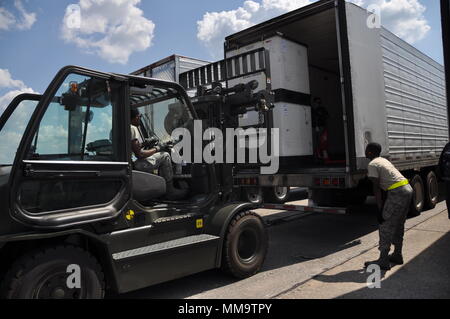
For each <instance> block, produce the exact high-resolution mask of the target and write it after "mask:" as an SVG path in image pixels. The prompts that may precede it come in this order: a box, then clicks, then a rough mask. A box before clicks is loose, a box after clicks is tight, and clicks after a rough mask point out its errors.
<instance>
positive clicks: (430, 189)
mask: <svg viewBox="0 0 450 319" xmlns="http://www.w3.org/2000/svg"><path fill="white" fill-rule="evenodd" d="M425 189H426V208H427V209H433V208H435V207H436V204H437V203H438V200H439V184H438V180H437V177H436V174H435V173H434V172H433V171H431V172H429V173H428V174H427V177H426V184H425Z"/></svg>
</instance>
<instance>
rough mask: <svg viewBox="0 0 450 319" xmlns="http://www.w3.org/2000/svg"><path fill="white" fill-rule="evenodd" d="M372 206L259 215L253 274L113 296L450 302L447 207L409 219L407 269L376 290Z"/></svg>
mask: <svg viewBox="0 0 450 319" xmlns="http://www.w3.org/2000/svg"><path fill="white" fill-rule="evenodd" d="M295 196H296V197H295ZM303 198H304V193H302V192H297V195H295V194H294V198H293V200H294V202H293V203H294V204H306V202H305V201H304V200H303V201H302V199H303ZM375 209H376V208H375V205H374V202H373V199H369V201H368V203H367V204H366V205H364V206H361V207H356V208H354V209H352V210H351V211H350V213H349V214H347V215H333V214H320V213H295V212H282V211H276V210H258V211H257V212H258V213H259V214H261V216H263V218H264V219H265V220H266V221H270V226H269V227H268V230H269V242H270V243H269V245H270V246H269V251H268V255H267V258H266V261H265V263H264V266H263V269H262V270H261V271H260V272H259V273H258V274H256V275H255V276H253V277H251V278H247V279H245V280H236V279H234V278H231V277H229V276H227V275H225V274H223V273H222V272H221V271H220V270H211V271H206V272H202V273H200V274H196V275H192V276H189V277H186V278H181V279H177V280H174V281H171V282H167V283H163V284H159V285H157V286H153V287H149V288H146V289H142V290H139V291H136V292H131V293H127V294H122V295H120V296H114V298H192V299H203V298H208V299H217V298H221V299H222V298H223V299H271V298H278V299H292V298H293V299H303V298H314V299H316V298H390V299H392V298H450V271H449V269H450V220H449V219H448V214H447V207H446V205H445V202H440V203H439V204H438V205H437V206H436V208H434V209H432V210H428V211H425V212H423V213H422V214H421V215H420V216H418V217H415V218H411V219H409V220H408V221H407V224H406V235H405V252H404V253H405V264H404V265H402V266H396V267H394V268H393V269H392V270H391V271H389V272H382V273H381V274H380V288H373V289H370V288H369V287H368V279H369V276H370V275H371V273H367V272H365V270H364V268H363V265H364V262H365V261H367V260H373V259H376V258H377V256H378V249H377V244H378V231H377V229H378V228H377V221H376V217H375ZM369 283H373V281H370V282H369Z"/></svg>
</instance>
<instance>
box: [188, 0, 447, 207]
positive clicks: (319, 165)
mask: <svg viewBox="0 0 450 319" xmlns="http://www.w3.org/2000/svg"><path fill="white" fill-rule="evenodd" d="M371 14H372V13H369V12H367V11H366V10H365V9H363V8H361V7H359V6H356V5H355V4H353V3H348V2H346V1H344V0H336V1H335V0H322V1H318V2H315V3H313V4H311V5H308V6H305V7H303V8H300V9H298V10H295V11H292V12H289V13H287V14H284V15H282V16H280V17H277V18H274V19H272V20H269V21H266V22H264V23H261V24H259V25H256V26H253V27H251V28H249V29H246V30H244V31H241V32H239V33H236V34H233V35H231V36H229V37H227V38H226V41H225V57H226V59H225V60H224V61H221V62H217V63H216V64H214V65H213V67H212V69H213V70H214V66H215V65H218V66H222V70H223V71H222V72H217V73H220V74H219V77H218V78H215V77H214V76H215V74H214V72H213V73H212V75H211V74H210V73H208V69H207V67H202V68H200V69H198V70H193V71H190V72H187V73H185V74H181V77H180V80H181V81H180V82H181V83H182V84H183V85H184V86H185V87H186V88H187V89H190V88H192V87H194V84H195V83H201V84H205V85H208V84H209V83H211V82H214V81H218V80H222V81H226V82H228V83H229V84H230V83H231V84H234V83H236V82H248V81H247V80H248V79H249V78H251V77H252V76H253V77H254V76H255V75H254V74H258V76H259V77H261V76H262V77H265V81H264V79H263V80H260V81H259V82H260V84H261V83H266V84H267V85H268V89H271V90H273V91H274V93H275V100H276V101H277V100H278V101H283V100H284V102H286V100H287V99H289V100H290V102H291V103H294V104H295V101H296V99H297V101H298V103H296V104H297V105H303V106H305V99H304V95H305V94H307V95H308V96H309V98H310V100H311V99H314V98H317V97H318V98H320V99H321V101H322V105H323V107H324V108H325V109H326V111H327V113H328V115H329V117H328V120H327V121H326V130H327V133H328V134H327V136H328V143H327V157H328V158H325V159H324V158H318V157H317V152H314V154H313V155H310V156H308V154H303V155H301V156H293V157H289V156H287V159H285V161H283V162H282V166H281V169H280V171H279V172H278V174H275V175H270V176H267V175H260V174H259V170H258V169H257V168H252V167H238V168H237V169H236V170H235V176H234V177H235V179H236V183H237V184H242V185H256V186H253V187H252V188H251V190H252V191H253V192H254V194H253V196H251V197H252V198H253V199H255V198H258V200H260V198H259V197H258V196H256V197H255V196H254V195H255V194H256V195H258V194H261V192H260V189H261V188H264V187H270V188H272V189H274V190H276V189H279V188H280V187H292V186H299V187H308V188H309V189H310V190H311V197H312V199H313V200H314V201H315V202H316V203H317V204H319V205H326V206H335V207H336V206H346V205H348V204H351V203H357V202H362V201H363V200H365V198H366V196H367V194H368V192H369V190H368V189H370V187H367V186H368V185H367V179H366V178H365V175H366V170H367V164H368V160H367V159H366V158H365V147H366V145H367V144H368V143H370V142H377V143H379V144H381V145H382V147H383V153H382V156H384V157H386V158H389V159H390V160H391V161H392V162H393V163H394V164H395V165H396V167H397V168H398V169H399V170H401V171H402V172H403V174H404V175H405V176H406V177H408V178H409V179H410V181H411V184H412V186H413V188H414V190H415V199H414V203H413V207H412V210H413V211H414V212H415V213H420V211H421V210H422V209H423V208H424V207H434V205H435V204H436V202H437V194H438V189H437V187H438V186H437V185H438V184H437V177H436V175H437V174H436V166H437V164H438V160H439V155H440V153H441V150H442V149H443V147H444V146H445V144H446V142H447V141H448V121H447V107H446V105H447V104H446V94H445V75H444V67H443V66H442V65H440V64H439V63H437V62H435V61H433V60H432V59H431V58H430V57H428V56H426V55H425V54H423V53H422V52H420V51H419V50H417V49H416V48H415V47H413V46H412V45H410V44H408V43H406V42H405V41H403V40H402V39H400V38H398V37H397V36H395V35H394V34H392V33H391V32H390V31H388V30H387V29H385V28H383V27H381V28H377V27H373V26H372V25H371V24H368V20H370V21H372V20H371V19H370V18H371ZM274 37H275V38H277V37H278V38H279V39H286V40H285V41H284V42H283V41H281V40H277V41H278V44H277V45H266V44H264V43H265V41H267V40H270V39H272V40H273V39H274ZM283 43H284V45H283ZM291 43H297V44H299V45H298V46H294V45H291ZM286 44H288V45H286ZM277 46H278V47H277ZM301 46H302V47H304V48H305V49H306V52H307V53H306V54H307V63H306V64H305V63H304V61H305V59H304V58H298V59H297V61H296V62H295V61H294V62H291V61H290V62H289V63H290V64H291V68H286V67H280V65H282V64H280V65H278V66H277V67H273V65H272V64H273V59H274V57H273V56H274V55H275V56H280V54H279V51H282V50H289V47H290V48H291V50H298V48H299V47H301ZM261 47H263V49H264V50H263V51H258V50H257V48H261ZM255 50H256V51H255ZM261 52H263V53H261ZM247 55H249V56H250V57H247ZM252 55H256V57H258V56H259V59H258V58H256V59H255V60H256V61H257V62H256V63H255V65H254V68H253V69H249V70H246V71H247V72H244V71H245V70H244V66H243V65H244V64H246V62H244V60H246V61H247V62H248V61H250V59H254V58H252V57H251V56H252ZM293 55H294V54H292V52H291V53H288V54H286V56H287V57H292V56H293ZM299 67H301V68H303V70H302V71H293V70H297V68H299ZM248 68H249V67H248ZM210 69H211V68H210ZM218 69H220V68H218ZM286 70H287V71H286ZM286 72H288V73H289V72H294V73H295V74H297V77H298V78H297V79H295V80H294V81H288V82H289V83H287V84H285V85H284V87H282V88H281V89H282V90H278V91H277V90H276V89H273V88H272V87H271V85H272V84H273V82H276V80H275V79H277V78H283V77H286V76H288V75H289V74H286ZM249 74H250V75H249ZM209 79H211V81H208V80H209ZM190 80H192V81H190ZM305 81H308V84H309V85H308V86H305V85H303V84H302V83H304V82H305ZM291 83H296V84H295V85H294V87H292V86H290V84H291ZM298 93H301V94H298ZM277 95H278V97H277ZM286 97H287V98H286ZM310 105H311V104H308V105H306V106H310ZM295 110H296V108H294V107H293V108H291V109H290V110H289V109H287V111H286V112H287V114H285V115H286V116H287V117H289V118H291V120H290V121H289V122H285V123H284V124H286V123H287V125H288V127H285V126H282V127H279V128H280V129H284V130H286V129H288V130H290V129H295V126H296V125H297V126H298V125H304V124H303V123H304V121H303V119H302V118H301V117H299V116H298V115H296V114H295ZM297 110H298V109H297ZM278 112H279V110H277V108H275V109H274V111H273V114H272V119H271V120H270V119H269V120H268V121H267V123H265V125H268V126H270V125H272V127H276V125H277V124H276V122H275V121H274V120H273V119H274V118H275V117H276V116H277V115H276V114H277V113H278ZM291 115H292V116H291ZM312 130H313V132H312V134H313V135H314V134H316V135H315V136H313V140H315V141H316V140H317V137H318V136H317V133H316V132H315V131H314V129H312ZM319 137H320V136H319ZM304 139H306V140H309V139H310V137H309V136H308V135H307V134H305V135H304ZM281 144H282V143H281ZM317 147H318V145H317V142H315V143H314V148H315V149H316V148H317ZM252 191H250V192H247V193H251V192H252Z"/></svg>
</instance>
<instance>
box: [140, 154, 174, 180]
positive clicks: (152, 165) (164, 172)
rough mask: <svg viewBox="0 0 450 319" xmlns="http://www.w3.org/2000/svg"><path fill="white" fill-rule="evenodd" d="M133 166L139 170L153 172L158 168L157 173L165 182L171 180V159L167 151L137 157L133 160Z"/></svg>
mask: <svg viewBox="0 0 450 319" xmlns="http://www.w3.org/2000/svg"><path fill="white" fill-rule="evenodd" d="M134 168H135V169H136V170H138V171H141V172H147V173H150V174H153V173H154V171H155V170H156V169H158V170H159V175H160V176H161V177H163V178H164V179H165V180H166V182H168V183H170V182H171V181H172V180H173V169H172V159H171V157H170V155H169V153H166V152H159V153H156V154H154V155H152V156H150V157H147V158H143V159H138V160H137V161H136V162H134Z"/></svg>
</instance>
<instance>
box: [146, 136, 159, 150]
mask: <svg viewBox="0 0 450 319" xmlns="http://www.w3.org/2000/svg"><path fill="white" fill-rule="evenodd" d="M158 144H159V139H158V138H157V137H150V138H146V139H145V140H144V142H143V143H142V147H143V148H144V149H149V150H150V149H152V148H155V147H156V146H157V145H158Z"/></svg>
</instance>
